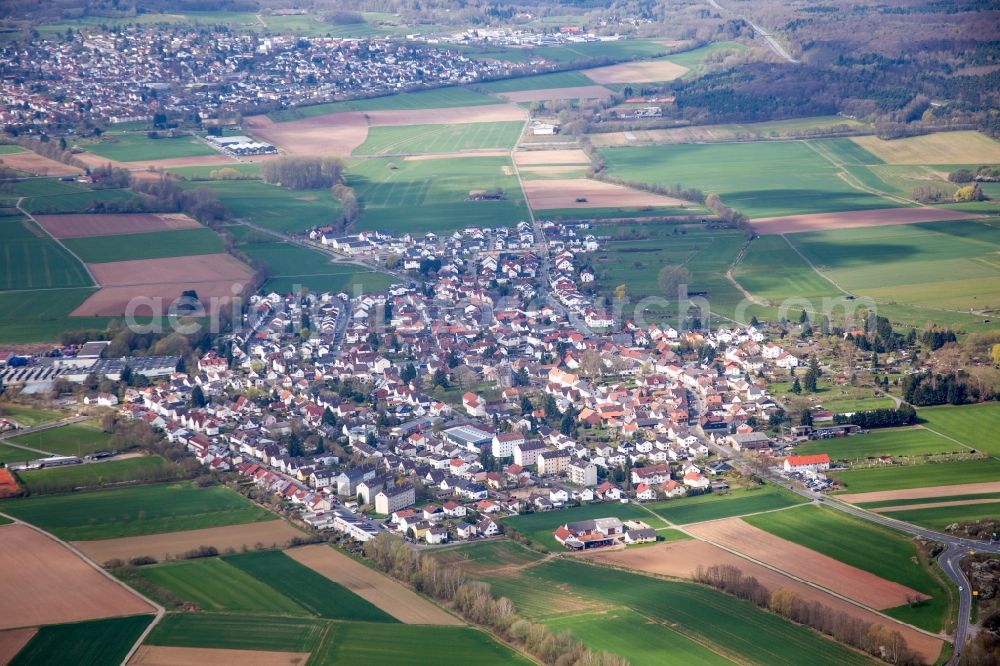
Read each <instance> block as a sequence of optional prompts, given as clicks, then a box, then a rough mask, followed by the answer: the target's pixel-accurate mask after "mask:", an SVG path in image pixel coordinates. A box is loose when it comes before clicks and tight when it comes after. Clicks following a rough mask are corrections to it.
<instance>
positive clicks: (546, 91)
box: [500, 85, 614, 103]
mask: <svg viewBox="0 0 1000 666" xmlns="http://www.w3.org/2000/svg"><path fill="white" fill-rule="evenodd" d="M613 94H614V93H613V91H611V90H609V89H608V88H605V87H604V86H595V85H589V86H579V87H577V88H542V89H532V90H519V91H517V92H506V93H500V96H501V97H503V98H504V99H506V100H508V101H510V102H521V103H523V102H549V101H554V100H563V99H565V100H570V99H608V98H609V97H611V96H612V95H613Z"/></svg>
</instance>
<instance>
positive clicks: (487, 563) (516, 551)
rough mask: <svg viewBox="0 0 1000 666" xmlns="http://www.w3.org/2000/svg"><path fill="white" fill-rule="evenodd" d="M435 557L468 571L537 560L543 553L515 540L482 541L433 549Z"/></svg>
mask: <svg viewBox="0 0 1000 666" xmlns="http://www.w3.org/2000/svg"><path fill="white" fill-rule="evenodd" d="M433 555H434V558H435V559H436V560H439V561H440V562H442V563H443V564H446V565H448V566H459V567H462V569H464V570H466V571H470V572H471V571H486V572H488V571H490V570H493V569H496V568H498V567H505V566H521V565H525V564H530V563H532V562H537V561H538V560H540V559H542V557H543V556H542V555H541V554H539V553H537V552H535V551H533V550H529V549H528V548H525V547H524V546H522V545H520V544H518V543H515V542H513V541H507V540H504V541H482V542H479V543H471V544H465V545H461V546H456V547H454V548H442V549H437V550H434V551H433Z"/></svg>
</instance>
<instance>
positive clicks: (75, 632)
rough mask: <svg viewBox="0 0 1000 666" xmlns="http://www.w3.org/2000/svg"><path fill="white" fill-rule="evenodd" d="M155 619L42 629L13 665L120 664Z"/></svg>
mask: <svg viewBox="0 0 1000 666" xmlns="http://www.w3.org/2000/svg"><path fill="white" fill-rule="evenodd" d="M152 620H153V616H152V615H137V616H133V617H121V618H111V619H107V620H91V621H89V622H80V623H77V624H62V625H55V626H48V627H42V628H41V629H39V630H38V633H36V634H35V636H34V637H33V638H32V639H31V640H30V641H29V642H28V644H27V645H26V646H25V647H24V649H23V650H22V651H21V652H20V653H18V655H17V657H15V658H14V660H13V661H12V662H11V664H12V666H47V665H48V664H58V663H64V662H65V657H66V655H72V656H73V660H74V663H78V664H108V665H109V666H110V665H111V664H120V663H121V662H122V660H123V659H124V658H125V655H127V654H128V651H129V650H131V649H132V646H133V645H134V644H135V642H136V641H137V640H138V639H139V636H141V635H142V632H143V631H145V629H146V627H147V626H148V625H149V623H150V622H151V621H152Z"/></svg>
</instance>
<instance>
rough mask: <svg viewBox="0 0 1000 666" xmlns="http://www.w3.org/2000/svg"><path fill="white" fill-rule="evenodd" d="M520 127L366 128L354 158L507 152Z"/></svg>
mask: <svg viewBox="0 0 1000 666" xmlns="http://www.w3.org/2000/svg"><path fill="white" fill-rule="evenodd" d="M523 128H524V123H522V122H520V121H516V120H515V121H508V122H496V123H467V124H464V125H388V126H381V127H370V128H368V138H367V139H365V142H364V143H363V144H361V145H360V146H358V147H357V148H355V150H354V153H353V154H354V155H413V154H421V153H455V152H459V151H463V150H475V149H503V150H510V149H512V148H513V147H514V144H516V143H517V140H518V137H520V136H521V130H522V129H523Z"/></svg>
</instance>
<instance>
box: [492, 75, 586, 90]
mask: <svg viewBox="0 0 1000 666" xmlns="http://www.w3.org/2000/svg"><path fill="white" fill-rule="evenodd" d="M592 85H594V82H593V81H591V80H590V79H588V78H587V77H586V75H584V74H583V73H582V72H579V71H576V70H569V71H565V72H552V73H550V74H535V75H534V76H521V77H518V78H514V79H501V80H499V81H488V82H486V83H480V84H479V87H480V88H483V89H484V90H487V91H489V92H491V93H508V92H516V91H519V90H545V89H547V88H575V87H578V86H592Z"/></svg>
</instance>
